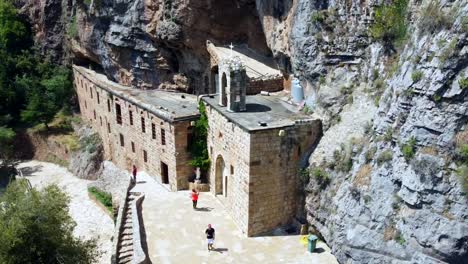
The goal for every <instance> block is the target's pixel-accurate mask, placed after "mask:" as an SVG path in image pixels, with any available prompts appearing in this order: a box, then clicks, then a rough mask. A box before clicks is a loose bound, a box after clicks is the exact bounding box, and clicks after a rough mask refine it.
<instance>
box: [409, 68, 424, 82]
mask: <svg viewBox="0 0 468 264" xmlns="http://www.w3.org/2000/svg"><path fill="white" fill-rule="evenodd" d="M422 77H423V73H422V72H421V71H414V72H413V73H412V74H411V80H413V82H415V83H417V82H419V81H420V80H421V79H422Z"/></svg>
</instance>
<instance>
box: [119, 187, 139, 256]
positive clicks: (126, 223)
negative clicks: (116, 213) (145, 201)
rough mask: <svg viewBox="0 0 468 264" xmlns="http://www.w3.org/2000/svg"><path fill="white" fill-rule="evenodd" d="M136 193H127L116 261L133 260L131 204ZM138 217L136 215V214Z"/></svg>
mask: <svg viewBox="0 0 468 264" xmlns="http://www.w3.org/2000/svg"><path fill="white" fill-rule="evenodd" d="M135 198H136V195H135V194H134V193H129V195H128V196H127V199H126V201H125V205H124V210H123V212H124V213H123V216H122V227H121V228H122V229H121V232H120V234H119V238H118V244H117V250H118V254H117V263H118V264H126V263H132V261H133V218H132V211H133V210H132V204H134V203H133V201H134V200H135ZM137 217H138V216H137Z"/></svg>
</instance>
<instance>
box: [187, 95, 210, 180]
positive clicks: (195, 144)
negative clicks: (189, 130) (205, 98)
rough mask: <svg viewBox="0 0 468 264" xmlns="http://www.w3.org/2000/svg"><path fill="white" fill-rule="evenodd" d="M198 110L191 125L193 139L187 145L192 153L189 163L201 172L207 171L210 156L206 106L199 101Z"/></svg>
mask: <svg viewBox="0 0 468 264" xmlns="http://www.w3.org/2000/svg"><path fill="white" fill-rule="evenodd" d="M198 110H199V111H200V118H199V119H198V120H197V121H195V126H194V127H193V129H194V130H193V140H192V141H191V143H190V146H188V149H189V152H190V154H191V155H192V160H191V161H190V165H192V166H194V167H199V168H200V170H201V171H202V173H204V172H207V171H208V170H209V168H210V164H211V161H210V157H209V156H208V142H207V137H208V117H207V115H206V107H205V104H204V103H203V102H201V101H200V103H199V105H198Z"/></svg>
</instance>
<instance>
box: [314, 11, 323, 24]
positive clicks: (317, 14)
mask: <svg viewBox="0 0 468 264" xmlns="http://www.w3.org/2000/svg"><path fill="white" fill-rule="evenodd" d="M324 20H325V14H324V12H322V11H315V12H313V13H312V15H311V16H310V21H311V22H314V23H322V22H323V21H324Z"/></svg>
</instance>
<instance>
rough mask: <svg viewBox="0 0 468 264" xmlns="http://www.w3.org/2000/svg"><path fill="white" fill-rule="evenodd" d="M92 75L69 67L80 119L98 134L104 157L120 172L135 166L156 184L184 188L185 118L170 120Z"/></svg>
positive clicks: (186, 175) (186, 167) (186, 171)
mask: <svg viewBox="0 0 468 264" xmlns="http://www.w3.org/2000/svg"><path fill="white" fill-rule="evenodd" d="M92 77H93V75H92V74H87V72H86V71H85V70H84V69H83V68H81V67H76V66H75V67H74V78H75V80H74V83H75V89H76V92H77V94H78V99H79V105H80V110H81V114H82V118H83V120H85V121H88V122H89V123H90V124H91V125H92V126H93V128H94V129H95V130H96V131H97V132H98V133H99V135H100V136H101V138H102V140H103V145H104V153H105V159H107V160H111V161H113V162H114V163H115V164H117V166H118V167H120V168H122V169H126V170H131V168H132V165H133V164H135V165H136V166H137V168H138V170H140V171H146V172H148V174H150V175H151V176H153V177H154V178H155V179H156V180H157V181H158V182H160V183H166V184H169V186H170V189H171V190H183V189H187V188H188V178H189V177H190V176H191V174H192V170H193V168H192V167H191V166H190V165H189V160H190V154H189V153H188V151H187V145H188V132H189V131H190V127H191V120H190V119H188V120H184V121H177V122H170V120H168V119H167V118H165V117H162V116H158V115H156V114H155V113H152V112H151V111H148V110H147V109H145V108H144V107H141V106H140V105H138V104H135V103H132V102H131V101H130V100H129V99H131V98H128V97H127V98H123V97H121V96H119V95H118V94H116V93H114V92H113V90H112V89H110V88H109V86H108V85H106V83H100V82H98V81H97V80H94V79H93V78H92ZM117 107H118V108H120V112H121V114H120V118H118V117H117ZM192 119H193V120H194V119H196V118H192Z"/></svg>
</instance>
